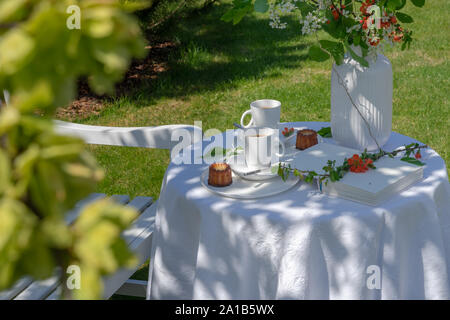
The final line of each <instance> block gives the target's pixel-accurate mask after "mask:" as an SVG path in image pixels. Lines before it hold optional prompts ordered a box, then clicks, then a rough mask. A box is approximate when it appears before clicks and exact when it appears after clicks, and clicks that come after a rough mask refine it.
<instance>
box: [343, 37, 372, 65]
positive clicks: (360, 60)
mask: <svg viewBox="0 0 450 320" xmlns="http://www.w3.org/2000/svg"><path fill="white" fill-rule="evenodd" d="M344 45H345V48H346V49H347V51H348V52H350V55H351V56H352V58H353V59H355V60H356V61H358V62H359V64H361V65H362V66H364V67H366V68H368V67H369V63H368V62H367V60H366V59H364V58H363V57H360V56H358V55H357V54H356V52H355V51H353V50H352V48H350V46H349V45H348V44H347V43H346V42H345V43H344Z"/></svg>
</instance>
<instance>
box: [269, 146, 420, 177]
mask: <svg viewBox="0 0 450 320" xmlns="http://www.w3.org/2000/svg"><path fill="white" fill-rule="evenodd" d="M425 148H428V146H427V145H419V144H418V143H411V144H409V145H406V146H403V147H401V148H399V149H397V150H394V151H391V152H388V151H384V150H380V151H378V152H376V153H369V152H367V150H365V151H364V152H363V153H361V154H359V155H358V154H354V155H353V156H352V157H351V158H348V159H345V160H344V162H343V163H342V164H341V165H339V166H338V165H336V160H328V161H327V164H326V165H325V166H324V167H323V168H322V169H323V171H324V173H317V172H316V171H312V170H300V169H297V168H292V167H291V165H290V164H284V163H281V162H280V164H279V165H278V175H279V176H280V177H281V178H282V179H283V180H284V181H286V180H287V178H288V177H289V176H290V174H293V175H294V176H296V177H299V178H300V179H301V180H303V181H305V182H308V183H312V182H313V181H314V179H318V182H319V183H322V182H324V183H325V185H327V184H328V181H331V182H336V181H339V180H341V179H342V178H343V177H344V175H345V174H346V173H348V172H349V171H350V172H354V173H364V172H366V171H367V170H369V169H376V167H375V165H374V162H375V161H377V160H379V159H381V158H382V157H386V156H388V157H390V158H394V157H396V156H397V155H399V154H403V157H402V158H401V159H400V160H402V161H405V162H408V163H411V164H415V165H418V166H423V165H424V163H423V162H421V161H420V160H419V159H421V158H422V155H421V152H420V150H421V149H425ZM411 155H414V158H413V157H411Z"/></svg>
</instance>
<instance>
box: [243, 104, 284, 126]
mask: <svg viewBox="0 0 450 320" xmlns="http://www.w3.org/2000/svg"><path fill="white" fill-rule="evenodd" d="M280 113H281V102H280V101H278V100H272V99H263V100H256V101H253V102H252V103H250V109H249V110H247V111H245V112H244V113H243V114H242V117H241V126H243V127H244V128H249V127H252V126H253V127H270V128H277V127H278V124H279V122H280ZM248 114H251V120H250V122H249V123H248V124H246V125H245V124H244V119H245V117H246V116H247V115H248Z"/></svg>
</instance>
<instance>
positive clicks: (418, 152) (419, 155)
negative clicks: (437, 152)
mask: <svg viewBox="0 0 450 320" xmlns="http://www.w3.org/2000/svg"><path fill="white" fill-rule="evenodd" d="M415 157H416V159H420V158H422V155H421V154H420V151H417V153H416V155H415Z"/></svg>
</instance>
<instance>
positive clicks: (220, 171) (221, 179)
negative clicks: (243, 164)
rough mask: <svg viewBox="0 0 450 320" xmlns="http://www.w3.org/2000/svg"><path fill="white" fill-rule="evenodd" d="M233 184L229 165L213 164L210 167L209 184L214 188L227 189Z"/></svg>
mask: <svg viewBox="0 0 450 320" xmlns="http://www.w3.org/2000/svg"><path fill="white" fill-rule="evenodd" d="M231 182H233V180H232V178H231V168H230V165H229V164H227V163H213V164H212V165H210V166H209V177H208V184H209V185H211V186H213V187H226V186H229V185H230V184H231Z"/></svg>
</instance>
